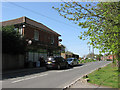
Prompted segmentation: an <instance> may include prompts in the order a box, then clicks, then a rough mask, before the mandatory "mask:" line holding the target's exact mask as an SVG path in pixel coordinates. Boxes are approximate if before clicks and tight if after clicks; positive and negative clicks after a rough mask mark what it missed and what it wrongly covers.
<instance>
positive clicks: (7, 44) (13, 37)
mask: <svg viewBox="0 0 120 90" xmlns="http://www.w3.org/2000/svg"><path fill="white" fill-rule="evenodd" d="M14 29H15V27H14V26H5V27H2V52H3V53H8V54H23V53H24V52H25V48H26V44H25V41H24V39H23V38H21V35H20V34H19V32H18V30H17V29H16V30H14Z"/></svg>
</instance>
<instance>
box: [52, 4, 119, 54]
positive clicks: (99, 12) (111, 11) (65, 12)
mask: <svg viewBox="0 0 120 90" xmlns="http://www.w3.org/2000/svg"><path fill="white" fill-rule="evenodd" d="M53 8H54V9H55V10H57V11H58V12H59V14H60V15H61V16H63V17H64V18H67V19H68V20H70V21H73V22H75V23H76V24H78V25H79V26H81V27H82V28H87V29H88V30H87V31H86V32H83V33H82V32H81V35H80V36H79V38H80V39H82V40H86V39H88V38H87V37H89V44H90V45H93V46H94V48H97V49H99V50H100V52H103V53H105V52H109V53H111V52H112V53H114V54H118V53H120V43H119V42H120V22H119V21H120V20H119V19H120V2H99V3H88V4H86V5H83V4H81V3H80V2H64V3H63V4H61V7H60V8H55V7H53Z"/></svg>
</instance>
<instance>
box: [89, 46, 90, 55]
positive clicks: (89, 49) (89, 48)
mask: <svg viewBox="0 0 120 90" xmlns="http://www.w3.org/2000/svg"><path fill="white" fill-rule="evenodd" d="M89 54H90V46H89Z"/></svg>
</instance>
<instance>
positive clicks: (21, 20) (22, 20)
mask: <svg viewBox="0 0 120 90" xmlns="http://www.w3.org/2000/svg"><path fill="white" fill-rule="evenodd" d="M20 23H27V24H30V25H33V26H36V27H38V28H41V29H43V30H46V31H49V32H51V33H54V34H56V35H58V36H61V35H60V34H58V33H57V32H55V31H53V30H51V29H50V28H48V27H47V26H45V25H43V24H41V23H39V22H36V21H34V20H32V19H29V18H27V17H20V18H17V19H12V20H8V21H3V22H2V26H7V25H15V24H20Z"/></svg>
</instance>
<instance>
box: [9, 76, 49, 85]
mask: <svg viewBox="0 0 120 90" xmlns="http://www.w3.org/2000/svg"><path fill="white" fill-rule="evenodd" d="M45 75H48V74H43V75H37V76H33V77H28V78H24V79H19V80H16V81H13V82H11V83H17V82H21V81H25V80H29V79H33V78H37V77H42V76H45Z"/></svg>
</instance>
